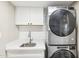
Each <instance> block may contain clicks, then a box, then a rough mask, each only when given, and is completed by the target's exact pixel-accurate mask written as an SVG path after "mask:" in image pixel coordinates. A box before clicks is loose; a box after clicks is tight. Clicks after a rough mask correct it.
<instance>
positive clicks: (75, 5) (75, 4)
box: [72, 1, 79, 57]
mask: <svg viewBox="0 0 79 59" xmlns="http://www.w3.org/2000/svg"><path fill="white" fill-rule="evenodd" d="M72 6H73V7H74V8H75V9H76V15H77V16H76V17H77V18H76V20H77V25H78V32H77V33H78V37H77V39H78V40H77V41H78V42H77V43H78V44H77V45H78V57H79V2H78V1H77V2H75V3H73V4H72Z"/></svg>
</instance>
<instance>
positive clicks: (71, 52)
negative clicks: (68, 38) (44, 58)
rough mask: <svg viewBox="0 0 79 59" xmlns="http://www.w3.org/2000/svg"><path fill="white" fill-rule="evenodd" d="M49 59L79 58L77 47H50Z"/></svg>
mask: <svg viewBox="0 0 79 59" xmlns="http://www.w3.org/2000/svg"><path fill="white" fill-rule="evenodd" d="M48 58H77V51H76V45H70V46H48Z"/></svg>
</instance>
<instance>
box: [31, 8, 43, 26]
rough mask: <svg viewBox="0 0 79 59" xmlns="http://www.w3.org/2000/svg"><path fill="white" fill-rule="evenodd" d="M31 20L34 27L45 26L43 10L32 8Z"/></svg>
mask: <svg viewBox="0 0 79 59" xmlns="http://www.w3.org/2000/svg"><path fill="white" fill-rule="evenodd" d="M30 18H31V20H30V22H31V23H32V24H33V25H43V8H30Z"/></svg>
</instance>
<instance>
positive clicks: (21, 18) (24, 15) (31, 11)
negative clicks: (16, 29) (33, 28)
mask: <svg viewBox="0 0 79 59" xmlns="http://www.w3.org/2000/svg"><path fill="white" fill-rule="evenodd" d="M15 15H16V16H15V23H16V25H28V23H31V24H32V25H43V24H44V23H43V8H27V7H16V12H15Z"/></svg>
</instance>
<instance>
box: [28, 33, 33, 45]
mask: <svg viewBox="0 0 79 59" xmlns="http://www.w3.org/2000/svg"><path fill="white" fill-rule="evenodd" d="M28 37H29V44H31V41H32V38H31V31H29V33H28Z"/></svg>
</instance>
